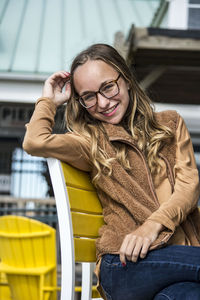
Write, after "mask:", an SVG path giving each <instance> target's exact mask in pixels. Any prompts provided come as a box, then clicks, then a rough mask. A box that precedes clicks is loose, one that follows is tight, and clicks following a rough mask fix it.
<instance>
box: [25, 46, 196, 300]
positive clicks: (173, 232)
mask: <svg viewBox="0 0 200 300" xmlns="http://www.w3.org/2000/svg"><path fill="white" fill-rule="evenodd" d="M65 85H66V89H65V91H64V89H63V87H64V86H65ZM63 103H67V106H66V113H65V119H66V126H67V128H68V130H69V132H67V133H65V134H52V128H53V125H54V116H55V113H56V109H57V107H58V106H59V105H62V104H63ZM26 128H27V131H26V135H25V139H24V143H23V147H24V149H25V150H26V151H27V152H28V153H30V154H32V155H36V156H43V157H55V158H57V159H60V160H62V161H65V162H67V163H68V164H71V165H72V166H74V167H77V168H79V169H81V170H85V171H88V172H90V175H91V178H92V180H93V183H94V184H95V186H96V189H97V194H98V197H99V199H100V201H101V204H102V207H103V215H104V221H105V225H103V226H102V228H101V229H100V237H99V239H98V241H97V244H96V249H97V267H96V274H97V277H98V279H99V290H100V292H101V294H102V296H103V297H104V299H114V300H123V299H126V300H132V299H136V300H140V299H141V300H148V299H149V300H150V299H156V300H158V299H163V297H165V298H166V299H176V300H179V299H181V300H182V299H183V298H182V295H183V293H184V295H185V297H186V298H185V299H193V300H195V299H196V300H197V299H200V283H199V281H200V278H199V275H197V274H198V271H199V268H200V261H199V256H200V247H199V246H200V216H199V210H198V208H197V202H198V198H199V177H198V171H197V167H196V163H195V158H194V153H193V147H192V143H191V139H190V136H189V133H188V130H187V128H186V126H185V123H184V120H183V119H182V118H181V116H180V115H178V113H177V112H176V111H163V112H160V113H155V112H154V110H153V107H152V105H151V100H150V99H149V98H148V96H147V95H146V94H145V93H144V92H143V90H142V89H141V88H140V86H139V84H138V83H137V81H136V79H135V77H134V76H133V74H132V73H131V71H130V69H129V68H128V66H127V64H126V62H125V61H124V59H123V58H122V57H121V56H120V55H119V53H118V52H117V51H116V50H115V49H114V48H113V47H111V46H109V45H105V44H95V45H92V46H91V47H89V48H88V49H86V50H84V51H82V52H81V53H80V54H79V55H78V56H77V57H76V58H75V59H74V61H73V63H72V66H71V70H70V73H69V72H66V71H59V72H56V73H54V74H52V75H51V76H50V77H49V78H48V79H47V80H46V82H45V84H44V88H43V95H42V97H41V98H40V99H38V101H37V103H36V106H35V111H34V113H33V116H32V118H31V120H30V122H29V123H28V124H27V125H26ZM158 278H159V280H158ZM180 283H181V293H180Z"/></svg>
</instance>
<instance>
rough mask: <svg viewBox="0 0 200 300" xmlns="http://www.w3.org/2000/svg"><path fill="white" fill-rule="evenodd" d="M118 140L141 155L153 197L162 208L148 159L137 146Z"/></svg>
mask: <svg viewBox="0 0 200 300" xmlns="http://www.w3.org/2000/svg"><path fill="white" fill-rule="evenodd" d="M117 140H118V141H121V142H123V143H127V144H128V145H130V146H131V147H133V148H134V149H135V150H136V151H137V152H138V154H139V155H140V157H141V158H142V161H143V163H144V165H145V168H146V171H147V175H148V176H147V177H148V181H149V186H150V189H151V192H152V195H153V197H154V200H155V202H156V204H158V206H160V203H159V201H158V198H157V195H156V191H155V188H154V184H153V179H152V176H151V172H150V170H149V166H148V164H147V162H146V158H145V157H144V155H143V153H142V152H141V151H140V150H139V149H138V148H137V147H136V146H135V145H133V144H132V143H131V142H129V141H127V140H123V139H117ZM112 141H113V140H112Z"/></svg>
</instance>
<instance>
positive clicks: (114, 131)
mask: <svg viewBox="0 0 200 300" xmlns="http://www.w3.org/2000/svg"><path fill="white" fill-rule="evenodd" d="M102 125H103V127H104V130H105V132H106V134H107V136H108V138H109V141H111V142H112V141H122V142H125V143H127V144H132V145H134V146H136V142H135V140H134V139H133V138H132V137H131V135H130V134H129V133H128V132H127V131H126V130H125V129H124V127H123V126H121V125H118V124H117V125H113V124H110V123H105V122H103V123H102Z"/></svg>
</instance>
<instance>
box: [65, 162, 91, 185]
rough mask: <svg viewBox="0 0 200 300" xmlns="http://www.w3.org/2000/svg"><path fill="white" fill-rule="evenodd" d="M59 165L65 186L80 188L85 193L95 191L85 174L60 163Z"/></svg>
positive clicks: (87, 175)
mask: <svg viewBox="0 0 200 300" xmlns="http://www.w3.org/2000/svg"><path fill="white" fill-rule="evenodd" d="M61 165H62V169H63V173H64V177H65V182H66V185H67V186H71V187H75V188H80V189H84V190H87V191H95V188H94V186H93V185H92V183H91V179H90V177H89V174H87V172H84V171H81V170H78V169H76V168H73V167H71V166H70V165H67V164H65V163H62V162H61Z"/></svg>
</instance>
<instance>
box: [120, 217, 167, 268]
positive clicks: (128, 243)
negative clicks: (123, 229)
mask: <svg viewBox="0 0 200 300" xmlns="http://www.w3.org/2000/svg"><path fill="white" fill-rule="evenodd" d="M163 229H164V226H163V225H162V224H160V223H157V222H155V221H151V220H147V221H146V222H145V223H143V224H142V225H141V226H140V227H139V228H137V229H136V230H135V231H133V232H131V233H129V234H127V235H126V236H125V238H124V240H123V242H122V245H121V248H120V261H121V263H122V265H125V264H126V259H127V260H131V261H133V262H136V261H137V259H138V257H140V258H145V256H146V255H147V252H148V250H149V247H150V246H151V244H152V243H153V242H154V241H155V240H156V239H157V237H158V234H159V233H160V232H161V231H162V230H163Z"/></svg>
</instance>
